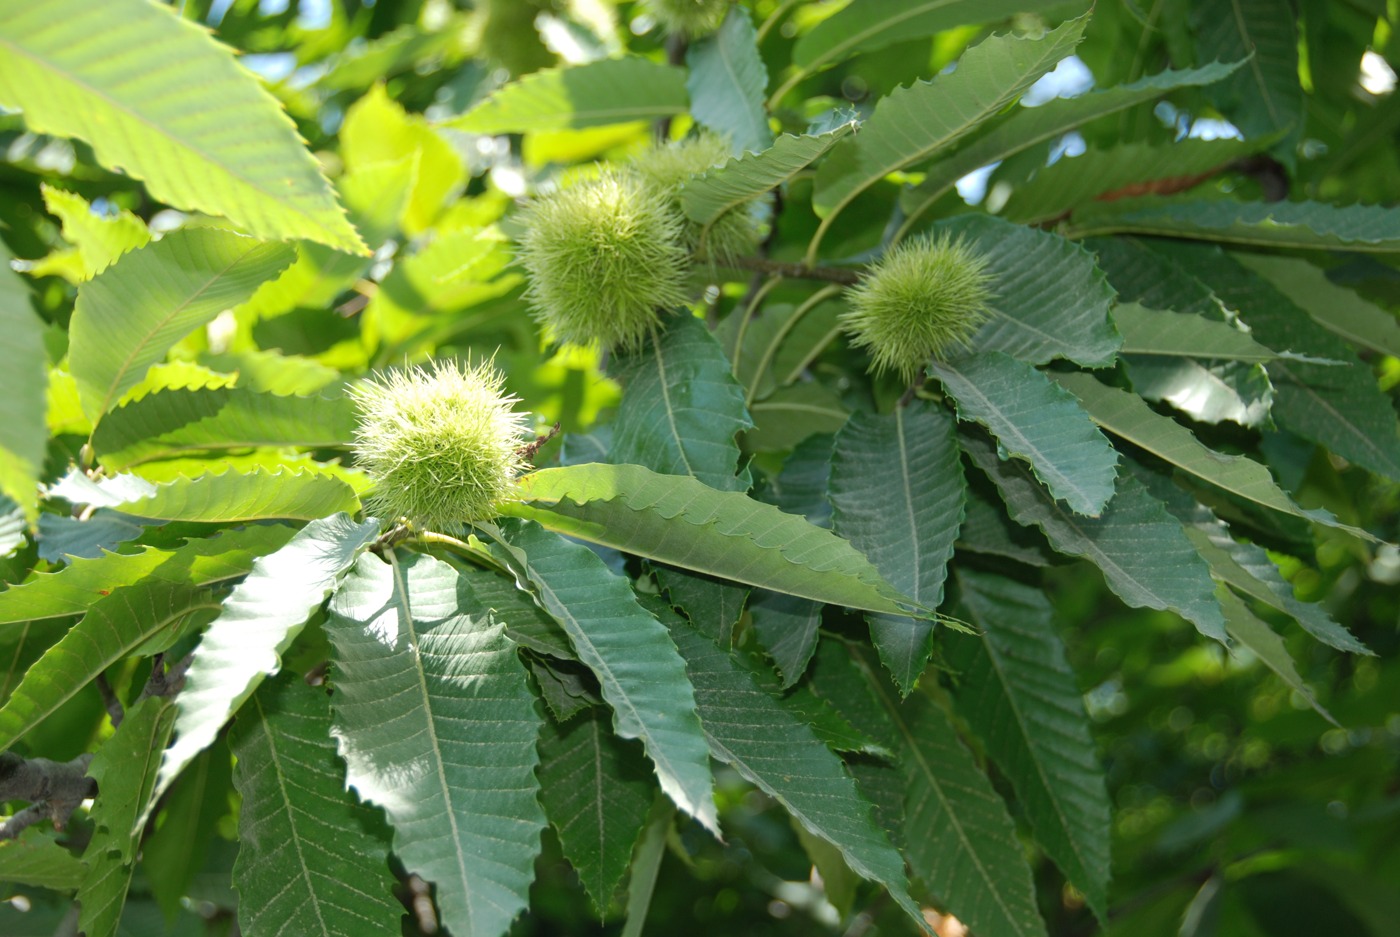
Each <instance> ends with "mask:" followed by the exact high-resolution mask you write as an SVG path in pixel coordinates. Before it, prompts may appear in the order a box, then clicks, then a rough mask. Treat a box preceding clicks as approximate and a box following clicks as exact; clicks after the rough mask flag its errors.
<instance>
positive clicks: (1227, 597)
mask: <svg viewBox="0 0 1400 937" xmlns="http://www.w3.org/2000/svg"><path fill="white" fill-rule="evenodd" d="M1218 595H1219V598H1220V607H1221V608H1222V609H1224V610H1225V622H1226V627H1227V628H1229V630H1230V637H1232V638H1234V639H1235V640H1236V641H1238V642H1240V644H1242V645H1244V646H1245V647H1247V648H1249V649H1250V651H1252V652H1253V653H1254V656H1255V657H1257V658H1259V659H1260V660H1261V661H1263V662H1264V666H1265V667H1268V668H1269V669H1270V670H1272V671H1273V672H1274V673H1276V674H1278V676H1279V679H1281V680H1282V681H1283V682H1284V684H1285V685H1287V687H1288V688H1289V689H1290V690H1292V691H1293V692H1295V693H1297V694H1298V695H1299V696H1301V697H1302V698H1303V699H1305V700H1307V702H1308V705H1309V706H1311V707H1312V708H1313V709H1316V710H1317V711H1318V713H1319V714H1320V715H1321V716H1322V717H1323V718H1324V719H1326V720H1327V721H1328V722H1330V723H1332V725H1334V726H1336V725H1339V724H1338V722H1337V720H1336V719H1334V718H1332V714H1331V713H1329V712H1328V711H1327V710H1326V709H1325V708H1323V706H1322V704H1321V703H1319V702H1318V701H1317V693H1316V692H1314V691H1313V688H1312V687H1310V686H1308V684H1307V682H1306V681H1305V680H1303V678H1302V676H1300V675H1299V673H1298V665H1297V664H1295V663H1294V662H1293V658H1292V657H1290V656H1289V654H1288V648H1287V647H1286V646H1285V645H1284V643H1283V639H1282V638H1280V637H1279V636H1278V635H1277V634H1275V633H1274V631H1273V629H1272V628H1270V627H1269V626H1268V625H1267V624H1265V623H1264V621H1262V620H1261V619H1260V618H1259V617H1258V616H1257V615H1255V614H1254V613H1253V612H1252V611H1250V610H1249V606H1248V605H1246V604H1245V603H1244V601H1243V600H1241V599H1240V597H1239V596H1237V595H1235V593H1233V592H1231V591H1230V590H1229V589H1227V588H1226V587H1225V586H1223V585H1222V586H1221V587H1220V589H1219V592H1218Z"/></svg>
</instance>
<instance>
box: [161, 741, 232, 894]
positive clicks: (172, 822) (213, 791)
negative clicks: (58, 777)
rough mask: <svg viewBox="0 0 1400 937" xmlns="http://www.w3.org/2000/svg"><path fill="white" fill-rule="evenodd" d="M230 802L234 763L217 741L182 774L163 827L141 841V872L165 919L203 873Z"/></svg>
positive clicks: (164, 813)
mask: <svg viewBox="0 0 1400 937" xmlns="http://www.w3.org/2000/svg"><path fill="white" fill-rule="evenodd" d="M232 801H233V759H232V757H231V756H230V754H229V750H228V746H227V745H225V744H222V743H220V742H215V743H214V744H213V745H212V746H210V747H209V748H206V749H205V750H204V751H202V752H200V754H199V757H198V758H196V759H195V760H194V763H193V764H192V765H190V767H189V768H188V769H187V770H186V771H185V773H184V774H182V775H180V780H178V781H176V782H175V786H174V787H173V788H171V790H170V793H169V795H168V796H167V797H166V798H165V802H164V804H163V805H162V807H161V815H162V820H161V822H160V824H159V825H158V826H157V827H156V828H155V829H154V830H152V831H151V832H150V833H149V834H148V835H147V836H146V837H145V838H144V839H143V840H142V841H141V869H142V871H144V872H145V874H146V879H147V881H149V882H150V883H151V894H152V895H153V896H154V898H155V901H156V904H158V905H160V910H161V911H162V912H163V913H164V914H165V916H166V919H167V920H173V919H174V918H175V917H176V916H177V915H178V914H179V913H180V910H181V908H182V907H183V906H184V900H185V898H186V897H187V896H188V894H189V893H190V891H192V890H193V889H192V887H191V886H192V885H193V884H194V880H195V877H196V876H197V875H199V873H201V872H203V871H204V870H205V867H206V865H207V863H208V862H209V854H210V852H211V851H212V849H213V847H214V845H215V844H216V843H218V842H219V839H220V837H219V826H220V825H221V824H222V823H223V822H224V820H225V819H226V818H227V819H230V820H231V819H232V816H231V814H232V812H233V810H234V806H233V803H232ZM243 839H244V841H245V842H247V841H250V840H253V839H254V837H243Z"/></svg>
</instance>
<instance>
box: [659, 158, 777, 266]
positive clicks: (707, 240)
mask: <svg viewBox="0 0 1400 937" xmlns="http://www.w3.org/2000/svg"><path fill="white" fill-rule="evenodd" d="M729 156H730V152H729V144H728V143H726V142H725V141H724V139H723V138H721V137H718V136H716V135H715V134H712V133H701V134H698V135H696V136H692V137H688V138H686V139H685V140H681V141H679V142H676V143H670V144H667V145H666V146H658V147H654V148H652V149H650V150H647V151H646V152H645V153H643V154H642V155H641V156H638V157H637V158H636V160H634V161H633V163H632V167H633V168H634V169H635V170H636V171H637V173H638V174H639V175H640V176H641V177H642V178H643V179H645V180H646V182H647V184H648V185H651V186H654V187H655V188H657V189H659V190H660V191H662V192H664V193H665V194H666V197H667V198H669V199H670V200H671V201H672V202H673V203H674V204H675V206H676V210H677V211H678V212H679V211H681V207H680V190H681V186H682V185H683V184H685V182H686V181H688V180H689V179H690V178H691V177H693V176H695V175H697V174H699V173H702V172H708V171H709V170H711V169H714V168H716V167H718V166H723V165H724V164H725V162H726V161H728V159H729ZM762 229H763V210H762V206H761V205H759V203H757V202H753V201H750V202H745V203H744V204H742V205H736V206H734V207H733V208H731V209H729V210H728V211H726V212H725V213H724V214H722V215H720V216H719V217H718V218H716V219H715V220H714V221H713V222H711V223H710V225H709V227H708V228H706V226H704V225H701V224H697V223H696V222H694V221H691V220H690V219H689V218H685V219H684V222H683V227H682V231H681V239H682V242H683V243H684V244H685V247H686V249H687V250H689V251H690V252H691V253H692V254H695V255H697V256H699V257H702V258H704V259H705V260H708V261H710V262H711V263H715V264H724V263H727V262H729V261H730V260H733V259H734V258H735V257H744V256H747V255H749V254H752V253H753V252H754V250H755V249H756V248H757V247H758V244H759V241H760V239H761V237H762Z"/></svg>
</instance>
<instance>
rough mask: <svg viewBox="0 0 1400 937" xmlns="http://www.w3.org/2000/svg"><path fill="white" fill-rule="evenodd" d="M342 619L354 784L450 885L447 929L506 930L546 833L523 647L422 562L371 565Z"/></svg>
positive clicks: (453, 575)
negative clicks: (542, 834) (521, 654)
mask: <svg viewBox="0 0 1400 937" xmlns="http://www.w3.org/2000/svg"><path fill="white" fill-rule="evenodd" d="M481 575H483V576H489V575H493V574H491V573H482V574H481ZM330 609H331V616H330V620H329V622H328V624H327V627H326V630H327V634H328V635H329V636H330V639H331V643H332V645H333V646H334V648H335V653H334V655H333V659H332V666H333V675H334V679H335V689H336V692H335V696H334V698H333V701H332V702H333V704H334V710H335V730H334V734H335V737H336V739H337V742H338V744H339V746H340V754H341V756H342V757H343V758H344V759H345V761H346V765H347V771H346V782H347V784H349V786H351V787H353V788H355V790H356V791H357V792H358V793H359V795H360V796H361V797H362V798H363V799H365V800H368V801H372V802H374V803H377V804H379V805H380V806H381V807H383V808H384V812H385V813H386V814H387V815H388V817H389V822H390V823H391V824H392V825H393V827H394V853H395V855H397V856H398V857H399V858H400V859H401V860H402V861H403V863H404V865H405V867H406V868H407V869H408V870H409V871H410V872H414V873H417V874H418V875H420V876H422V877H423V878H424V879H425V880H427V881H429V882H432V883H433V884H434V885H435V886H437V906H438V908H439V909H440V913H441V921H442V924H443V926H444V927H446V928H450V929H451V931H452V933H454V934H459V935H462V937H496V935H498V934H502V933H504V932H505V931H506V929H507V928H508V927H509V926H510V923H511V921H512V920H514V919H515V917H516V915H518V914H519V913H520V912H521V911H522V910H523V909H524V908H525V906H526V904H527V901H528V892H529V887H530V881H531V879H533V878H534V861H535V856H536V855H537V854H538V852H539V849H540V831H541V830H542V829H543V828H544V824H545V819H544V814H543V812H542V811H541V810H540V806H539V803H538V802H537V801H536V793H537V791H538V789H539V781H538V780H537V779H536V777H535V773H534V772H535V767H536V765H537V764H538V763H539V755H538V754H537V752H536V750H535V740H536V738H537V736H538V735H539V730H540V724H541V721H542V720H541V718H540V715H539V713H538V712H537V710H536V707H535V698H534V695H533V694H532V693H531V692H530V689H529V685H528V683H527V678H526V674H525V668H524V667H523V666H521V663H520V660H519V658H518V657H517V655H516V651H515V646H514V645H512V644H511V643H510V641H509V640H508V639H507V638H506V635H505V630H504V628H503V627H502V626H501V625H500V623H499V622H497V621H496V620H495V617H494V616H493V615H492V614H491V612H490V611H489V609H487V608H486V607H485V605H484V604H482V603H481V601H480V600H479V599H478V598H477V597H476V595H475V594H474V593H473V592H472V589H471V583H470V579H469V577H466V576H464V575H463V574H461V573H459V572H458V571H457V570H455V569H453V568H452V567H451V566H448V565H447V564H446V563H443V562H441V561H440V560H435V559H433V558H432V557H430V556H425V555H422V554H416V555H410V556H408V557H406V558H404V559H402V560H399V559H394V558H392V557H391V562H390V563H388V564H386V563H384V562H383V561H382V560H380V559H379V558H378V557H375V556H372V555H368V554H365V555H362V556H361V557H360V558H359V560H358V562H357V563H356V565H355V568H354V570H353V571H352V572H351V573H350V575H349V576H347V577H346V578H345V581H344V582H343V583H341V585H340V588H339V589H338V590H337V591H336V594H335V597H334V598H333V599H332V601H331V606H330Z"/></svg>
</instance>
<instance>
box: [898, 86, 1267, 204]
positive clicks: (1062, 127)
mask: <svg viewBox="0 0 1400 937" xmlns="http://www.w3.org/2000/svg"><path fill="white" fill-rule="evenodd" d="M1238 67H1239V63H1231V64H1229V65H1224V64H1221V63H1219V62H1212V63H1211V64H1209V65H1207V66H1205V67H1204V68H1193V69H1182V70H1177V71H1173V70H1167V71H1163V72H1158V73H1157V74H1155V75H1149V76H1147V77H1146V78H1142V79H1139V80H1137V81H1134V82H1132V83H1131V84H1126V85H1116V86H1114V87H1111V88H1105V89H1103V90H1102V91H1093V92H1090V93H1089V94H1084V95H1080V96H1079V97H1075V98H1067V99H1059V100H1055V101H1047V102H1046V103H1044V104H1042V105H1040V106H1039V107H1019V108H1016V109H1015V110H1013V111H1012V112H1011V113H1010V114H1008V115H1007V116H1006V117H1004V118H1002V119H1001V120H1000V121H999V122H997V123H995V124H993V125H991V127H990V129H988V130H987V131H986V132H985V133H982V134H980V135H978V136H976V137H974V138H973V139H972V140H971V141H970V142H968V144H967V145H966V146H963V147H962V148H961V149H959V150H957V151H956V152H954V153H952V154H951V155H949V156H946V157H944V158H942V159H940V160H938V161H937V162H935V163H934V164H933V165H932V166H930V167H929V168H928V171H927V172H926V173H925V175H924V181H923V182H921V183H919V184H918V185H917V186H915V187H914V188H912V189H909V190H908V191H906V192H905V193H904V195H903V196H902V197H901V198H900V206H901V207H902V208H903V209H904V213H905V215H906V219H905V225H906V227H907V226H908V225H911V224H913V223H914V221H916V220H917V219H918V218H919V217H920V216H922V215H923V214H924V212H926V211H927V210H928V209H929V207H930V206H932V205H933V203H934V202H936V201H938V199H940V198H942V197H943V196H944V195H945V194H946V193H947V192H948V191H949V190H951V189H952V188H953V186H954V184H956V183H957V181H958V180H959V179H961V178H962V177H963V176H965V175H967V174H968V173H970V172H972V171H973V170H975V169H978V168H980V167H982V166H989V165H991V164H992V163H995V162H997V161H999V160H1004V159H1006V158H1007V157H1008V156H1013V155H1015V154H1017V153H1020V152H1023V151H1025V150H1028V149H1030V148H1031V147H1034V146H1036V145H1037V144H1040V143H1044V142H1045V141H1047V140H1053V139H1055V138H1057V137H1059V136H1061V135H1062V134H1065V133H1068V132H1069V131H1071V130H1073V129H1074V128H1075V127H1078V126H1080V125H1081V124H1085V123H1088V122H1089V121H1092V120H1094V119H1095V118H1098V117H1104V116H1106V115H1109V114H1114V113H1117V112H1118V111H1122V110H1124V109H1126V108H1129V107H1132V106H1133V105H1134V104H1141V103H1143V102H1144V101H1151V100H1153V99H1154V98H1158V97H1161V96H1162V95H1163V94H1165V93H1166V92H1168V91H1171V90H1173V89H1175V88H1186V87H1192V86H1199V85H1208V84H1210V83H1211V82H1215V81H1219V80H1220V79H1221V78H1223V77H1225V76H1226V75H1229V74H1230V73H1231V72H1233V71H1234V70H1235V69H1236V68H1238Z"/></svg>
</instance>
